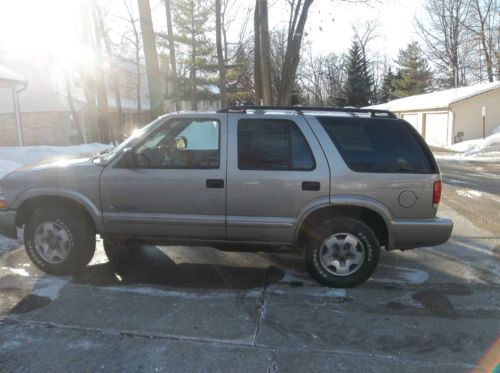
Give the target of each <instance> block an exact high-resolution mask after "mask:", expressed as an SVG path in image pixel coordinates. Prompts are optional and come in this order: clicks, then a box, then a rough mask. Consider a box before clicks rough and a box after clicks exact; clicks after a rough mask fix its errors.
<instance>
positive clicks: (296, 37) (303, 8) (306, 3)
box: [278, 0, 314, 105]
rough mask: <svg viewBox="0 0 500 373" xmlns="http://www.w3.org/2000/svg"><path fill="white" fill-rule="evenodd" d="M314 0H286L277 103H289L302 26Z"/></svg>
mask: <svg viewBox="0 0 500 373" xmlns="http://www.w3.org/2000/svg"><path fill="white" fill-rule="evenodd" d="M313 1H314V0H287V2H288V5H289V7H290V17H289V20H288V38H287V47H286V53H285V59H284V61H283V71H282V78H281V86H280V89H279V95H278V103H279V104H280V105H289V104H290V102H291V94H292V90H293V85H294V83H295V76H296V74H297V67H298V65H299V60H300V48H301V45H302V39H303V37H304V28H305V25H306V21H307V16H308V13H309V8H310V7H311V4H312V3H313Z"/></svg>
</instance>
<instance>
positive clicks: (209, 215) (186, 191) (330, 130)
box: [0, 107, 453, 287]
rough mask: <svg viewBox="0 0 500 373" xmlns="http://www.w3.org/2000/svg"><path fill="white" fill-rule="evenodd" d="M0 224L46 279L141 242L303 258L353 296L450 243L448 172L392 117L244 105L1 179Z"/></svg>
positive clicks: (162, 124)
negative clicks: (286, 251) (292, 250)
mask: <svg viewBox="0 0 500 373" xmlns="http://www.w3.org/2000/svg"><path fill="white" fill-rule="evenodd" d="M0 184H1V191H0V207H1V208H0V226H3V232H4V233H7V234H9V233H10V235H11V236H12V235H16V233H15V232H16V227H23V226H24V242H25V247H26V250H27V252H28V255H29V256H30V258H31V259H32V260H33V262H34V263H35V264H36V265H37V266H38V267H39V268H40V269H42V270H43V271H45V272H47V273H49V274H55V275H65V274H71V273H74V272H76V271H78V270H80V269H82V268H83V267H84V266H86V265H87V264H88V263H89V261H90V260H91V258H92V256H93V254H94V250H95V236H96V234H99V235H101V237H103V238H104V248H105V250H106V253H107V254H108V256H109V257H110V259H112V258H113V260H115V259H116V261H117V262H118V258H122V259H124V258H127V254H128V253H130V251H132V250H133V249H134V247H135V246H137V244H158V245H160V244H161V245H169V244H176V245H177V244H183V245H200V246H201V245H204V246H214V247H217V248H221V249H227V250H231V249H235V248H238V250H241V247H244V248H245V249H248V250H255V248H256V247H257V248H258V250H264V249H266V248H267V249H269V248H276V247H283V246H288V247H297V248H303V249H304V257H305V264H306V267H307V269H308V271H309V272H310V274H311V275H312V276H313V277H314V278H315V279H316V280H317V281H319V282H320V283H322V284H324V285H328V286H334V287H349V286H355V285H357V284H360V283H362V282H363V281H365V280H366V279H367V278H368V277H369V276H370V275H371V274H372V273H373V271H374V270H375V267H376V265H377V261H378V257H379V251H380V249H381V248H385V249H386V250H407V249H413V248H415V247H421V246H429V245H439V244H442V243H444V242H446V241H447V240H448V239H449V237H450V235H451V231H452V228H453V223H452V221H451V220H449V219H439V218H436V212H437V208H438V204H439V200H440V195H441V178H440V174H439V169H438V167H437V165H436V162H435V160H434V157H433V155H432V153H431V152H430V150H429V148H428V146H427V145H426V144H425V142H424V141H423V140H422V138H421V137H420V135H419V134H418V133H417V132H416V131H415V130H414V129H413V127H412V126H411V125H410V124H408V123H407V122H405V121H403V120H401V119H398V118H396V117H395V116H394V115H393V114H392V113H390V112H387V111H377V110H362V109H321V108H301V107H282V108H279V107H236V108H230V109H225V110H222V111H219V112H217V113H177V114H170V115H165V116H163V117H160V118H158V119H157V120H155V121H154V122H152V123H150V124H149V125H147V126H145V127H144V128H142V129H141V130H138V131H136V132H135V133H134V134H133V135H132V136H131V137H130V138H128V139H127V140H125V141H124V142H123V143H122V144H120V145H118V146H117V147H115V148H113V149H112V150H109V151H107V152H105V153H102V154H98V155H93V156H90V157H89V156H80V157H73V158H63V159H53V160H50V161H46V162H42V163H39V164H34V165H30V166H27V167H24V168H21V169H19V170H17V171H15V172H13V173H11V174H9V175H8V176H6V177H5V178H3V179H2V180H1V181H0Z"/></svg>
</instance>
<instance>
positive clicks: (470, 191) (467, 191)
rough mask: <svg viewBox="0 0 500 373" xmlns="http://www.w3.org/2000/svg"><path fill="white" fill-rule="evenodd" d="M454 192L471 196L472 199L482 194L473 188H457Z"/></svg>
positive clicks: (463, 195)
mask: <svg viewBox="0 0 500 373" xmlns="http://www.w3.org/2000/svg"><path fill="white" fill-rule="evenodd" d="M456 192H457V194H458V195H459V196H462V197H467V198H472V199H474V198H479V197H481V196H482V195H483V193H482V192H479V191H477V190H473V189H458V190H457V191H456Z"/></svg>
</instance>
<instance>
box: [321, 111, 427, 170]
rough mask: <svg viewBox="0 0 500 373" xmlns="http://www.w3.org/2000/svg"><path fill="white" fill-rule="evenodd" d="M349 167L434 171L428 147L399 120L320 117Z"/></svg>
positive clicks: (354, 168)
mask: <svg viewBox="0 0 500 373" xmlns="http://www.w3.org/2000/svg"><path fill="white" fill-rule="evenodd" d="M317 118H318V120H319V121H320V122H321V124H322V125H323V128H324V129H325V130H326V132H327V133H328V135H329V136H330V138H331V139H332V141H333V142H334V143H335V146H336V147H337V149H338V150H339V152H340V154H341V156H342V158H343V159H344V161H345V162H346V164H347V166H348V167H349V168H350V169H351V170H353V171H356V172H380V173H422V174H427V173H433V172H435V169H434V166H433V165H434V162H431V159H430V158H429V157H432V155H428V154H427V152H426V149H425V148H424V146H423V145H422V144H421V143H420V142H419V139H418V137H417V135H416V134H414V133H413V132H412V131H411V129H410V128H409V125H408V124H407V123H405V122H402V121H399V120H396V119H380V118H340V117H317Z"/></svg>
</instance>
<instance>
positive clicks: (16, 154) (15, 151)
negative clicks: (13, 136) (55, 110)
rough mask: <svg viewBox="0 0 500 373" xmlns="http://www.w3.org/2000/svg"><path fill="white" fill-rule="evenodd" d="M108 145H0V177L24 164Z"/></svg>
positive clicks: (102, 148)
mask: <svg viewBox="0 0 500 373" xmlns="http://www.w3.org/2000/svg"><path fill="white" fill-rule="evenodd" d="M109 147H110V145H105V144H82V145H71V146H23V147H19V146H5V147H0V178H2V177H3V176H5V175H6V174H8V173H9V172H12V171H14V170H15V169H16V168H19V167H21V166H24V165H26V164H30V163H34V162H38V161H41V160H44V159H48V158H53V157H58V156H63V155H73V154H85V153H95V152H100V151H102V150H106V149H108V148H109Z"/></svg>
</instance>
